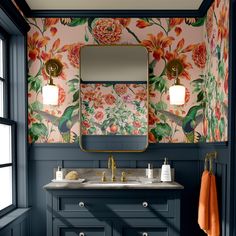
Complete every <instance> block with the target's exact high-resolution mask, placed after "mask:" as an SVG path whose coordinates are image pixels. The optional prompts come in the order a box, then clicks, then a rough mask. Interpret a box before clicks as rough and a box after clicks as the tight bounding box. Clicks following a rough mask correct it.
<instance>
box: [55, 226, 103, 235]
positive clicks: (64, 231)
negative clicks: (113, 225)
mask: <svg viewBox="0 0 236 236" xmlns="http://www.w3.org/2000/svg"><path fill="white" fill-rule="evenodd" d="M59 235H60V236H104V235H105V232H104V229H103V228H91V227H74V228H60V232H59Z"/></svg>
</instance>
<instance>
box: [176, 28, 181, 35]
mask: <svg viewBox="0 0 236 236" xmlns="http://www.w3.org/2000/svg"><path fill="white" fill-rule="evenodd" d="M175 33H176V36H179V35H180V34H181V33H182V28H181V27H175Z"/></svg>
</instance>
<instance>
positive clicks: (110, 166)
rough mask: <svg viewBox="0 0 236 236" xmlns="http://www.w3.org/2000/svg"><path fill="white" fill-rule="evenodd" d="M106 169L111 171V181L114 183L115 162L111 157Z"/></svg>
mask: <svg viewBox="0 0 236 236" xmlns="http://www.w3.org/2000/svg"><path fill="white" fill-rule="evenodd" d="M108 169H111V181H112V182H114V181H116V162H115V160H114V157H113V156H112V155H110V156H109V158H108Z"/></svg>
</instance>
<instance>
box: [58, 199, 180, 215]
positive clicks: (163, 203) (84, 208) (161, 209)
mask: <svg viewBox="0 0 236 236" xmlns="http://www.w3.org/2000/svg"><path fill="white" fill-rule="evenodd" d="M174 204H175V202H174V200H171V199H168V198H163V197H159V198H150V197H149V198H144V197H141V198H99V197H96V198H95V197H80V196H73V197H71V196H58V197H57V198H56V202H55V205H54V210H56V211H57V212H58V213H59V214H61V216H68V217H73V216H75V217H78V216H81V217H82V216H83V217H85V216H94V215H96V216H103V215H104V213H106V216H107V215H109V217H118V216H124V217H156V216H157V215H158V216H163V217H172V216H173V214H174V212H173V209H174Z"/></svg>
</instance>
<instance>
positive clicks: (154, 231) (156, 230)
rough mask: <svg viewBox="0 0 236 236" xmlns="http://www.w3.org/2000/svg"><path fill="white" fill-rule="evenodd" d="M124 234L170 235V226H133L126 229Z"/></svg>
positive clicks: (136, 235) (142, 235) (138, 235)
mask: <svg viewBox="0 0 236 236" xmlns="http://www.w3.org/2000/svg"><path fill="white" fill-rule="evenodd" d="M122 235H123V236H157V235H158V236H168V228H167V227H166V228H164V227H163V228H161V227H153V228H132V229H125V230H124V231H123V233H122Z"/></svg>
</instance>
